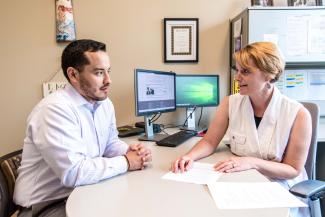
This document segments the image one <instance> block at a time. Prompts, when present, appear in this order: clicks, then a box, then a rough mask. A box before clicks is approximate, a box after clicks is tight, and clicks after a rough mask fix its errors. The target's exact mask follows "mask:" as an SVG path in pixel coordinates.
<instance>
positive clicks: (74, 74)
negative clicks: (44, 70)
mask: <svg viewBox="0 0 325 217" xmlns="http://www.w3.org/2000/svg"><path fill="white" fill-rule="evenodd" d="M61 65H62V70H63V73H64V75H65V77H66V78H67V79H68V81H69V83H70V84H68V85H67V87H66V88H65V89H63V90H60V91H57V92H55V93H53V94H51V95H49V96H48V97H46V98H44V99H43V100H42V101H41V102H40V103H38V105H36V107H35V108H34V109H33V111H32V113H31V114H30V115H29V117H28V121H27V130H26V134H27V135H26V138H25V140H24V148H23V155H22V164H21V167H20V168H19V175H18V178H17V181H16V186H15V192H14V201H15V202H16V204H18V205H20V206H21V207H22V210H21V212H20V214H19V216H36V215H37V216H38V215H40V216H65V199H66V198H67V197H68V196H69V194H70V193H71V192H72V190H73V188H74V187H76V186H79V185H88V184H92V183H97V182H99V181H101V180H103V179H107V178H110V177H112V176H116V175H118V174H121V173H124V172H126V171H127V170H138V169H143V168H144V167H145V166H146V165H147V164H148V162H150V161H151V152H150V150H148V149H146V148H145V147H144V146H143V145H142V144H134V145H131V146H130V147H129V146H128V145H127V144H125V143H124V142H122V141H120V140H119V139H118V136H117V130H116V122H115V112H114V107H113V105H112V102H111V101H110V100H109V99H108V98H107V93H108V89H109V85H110V83H111V80H110V75H109V73H110V61H109V58H108V55H107V53H106V48H105V44H103V43H100V42H97V41H93V40H77V41H74V42H72V43H70V44H69V45H68V46H67V47H66V48H65V49H64V51H63V53H62V59H61Z"/></svg>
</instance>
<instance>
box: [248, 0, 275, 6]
mask: <svg viewBox="0 0 325 217" xmlns="http://www.w3.org/2000/svg"><path fill="white" fill-rule="evenodd" d="M251 5H252V6H263V7H267V6H273V0H251Z"/></svg>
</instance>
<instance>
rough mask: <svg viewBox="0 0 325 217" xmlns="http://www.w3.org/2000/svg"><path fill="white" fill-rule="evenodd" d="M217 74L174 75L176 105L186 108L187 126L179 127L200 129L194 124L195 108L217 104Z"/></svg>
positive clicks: (200, 129)
mask: <svg viewBox="0 0 325 217" xmlns="http://www.w3.org/2000/svg"><path fill="white" fill-rule="evenodd" d="M219 92H220V89H219V76H218V75H211V74H209V75H205V74H197V75H193V74H187V75H185V74H182V75H176V107H177V108H180V107H184V108H186V122H187V126H184V127H182V128H181V129H185V130H194V131H197V132H198V131H202V130H204V129H202V127H200V126H197V125H196V120H195V109H196V108H197V107H212V106H217V105H218V104H219Z"/></svg>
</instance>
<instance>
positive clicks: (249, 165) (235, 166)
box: [214, 157, 256, 173]
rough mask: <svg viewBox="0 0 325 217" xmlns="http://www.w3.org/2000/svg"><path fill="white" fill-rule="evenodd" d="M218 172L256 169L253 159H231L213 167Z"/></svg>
mask: <svg viewBox="0 0 325 217" xmlns="http://www.w3.org/2000/svg"><path fill="white" fill-rule="evenodd" d="M214 169H215V170H216V171H218V172H224V173H232V172H239V171H244V170H249V169H256V167H255V158H253V157H231V158H229V159H227V160H224V161H220V162H218V163H216V164H215V165H214Z"/></svg>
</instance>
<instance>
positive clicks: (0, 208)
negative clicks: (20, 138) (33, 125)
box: [0, 150, 22, 217]
mask: <svg viewBox="0 0 325 217" xmlns="http://www.w3.org/2000/svg"><path fill="white" fill-rule="evenodd" d="M21 153H22V150H19V151H15V152H12V153H10V154H7V155H5V156H2V157H0V217H8V216H11V215H12V214H13V213H14V212H15V211H16V210H17V206H16V205H15V204H14V202H13V193H14V188H15V182H16V178H17V176H18V172H17V169H18V167H19V166H20V163H21Z"/></svg>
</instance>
